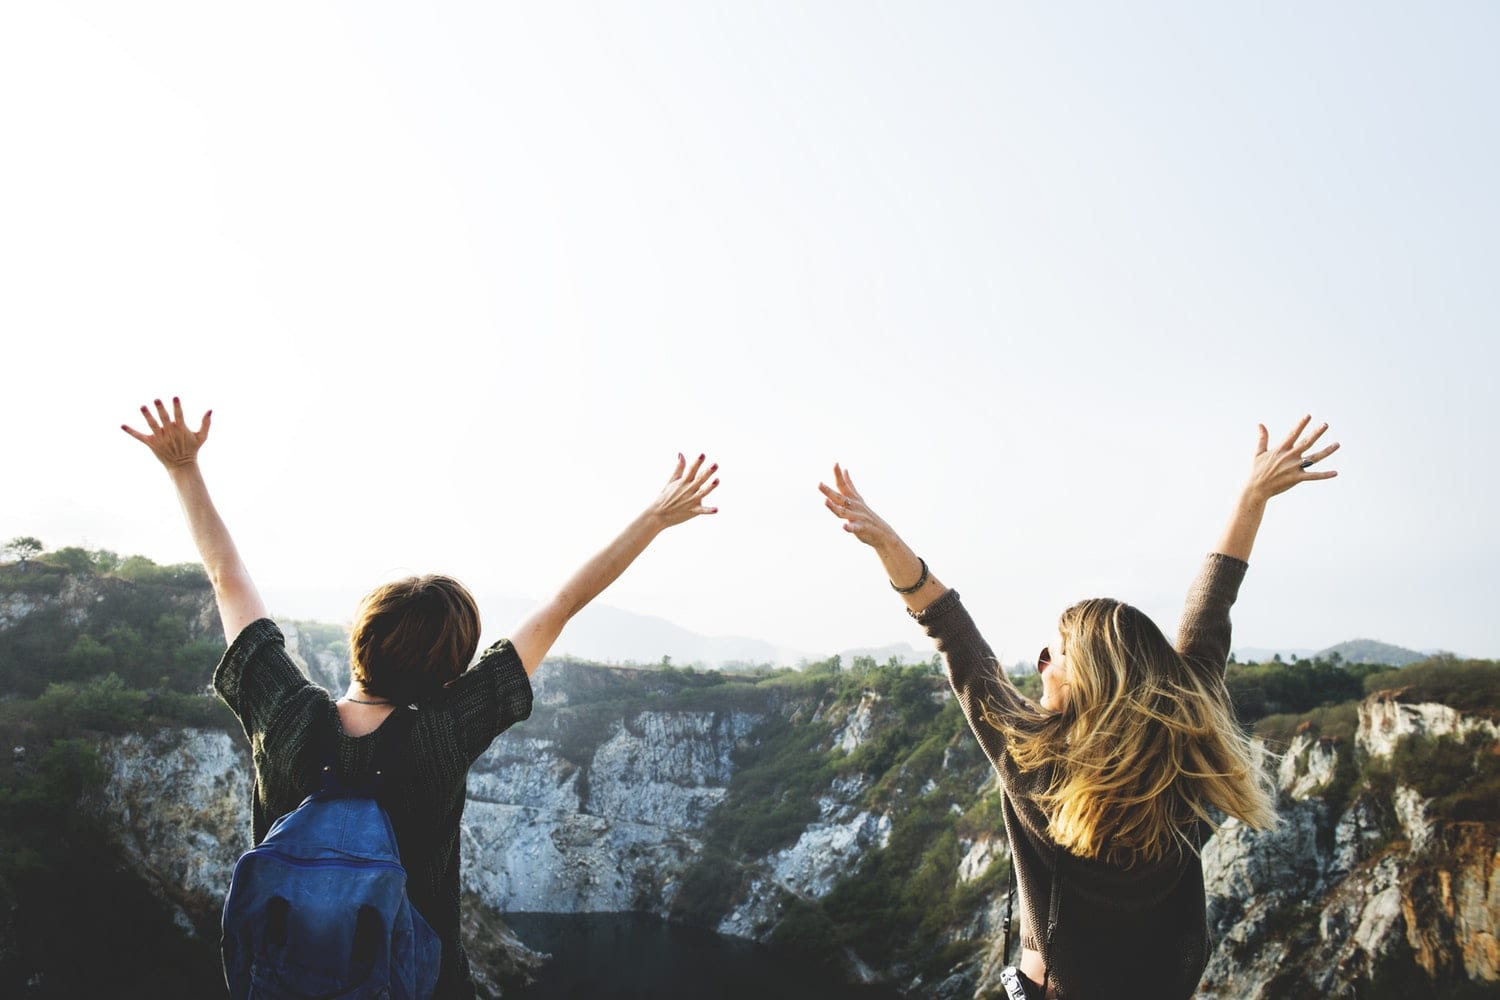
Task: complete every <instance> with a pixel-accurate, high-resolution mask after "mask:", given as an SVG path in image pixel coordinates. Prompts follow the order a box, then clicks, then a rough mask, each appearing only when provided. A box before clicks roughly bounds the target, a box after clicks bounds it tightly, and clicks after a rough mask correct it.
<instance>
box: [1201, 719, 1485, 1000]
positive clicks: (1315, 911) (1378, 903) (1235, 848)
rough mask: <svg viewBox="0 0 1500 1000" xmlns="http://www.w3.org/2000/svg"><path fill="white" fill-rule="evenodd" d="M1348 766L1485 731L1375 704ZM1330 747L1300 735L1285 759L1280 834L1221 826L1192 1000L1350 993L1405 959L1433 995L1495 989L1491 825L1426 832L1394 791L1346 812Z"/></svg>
mask: <svg viewBox="0 0 1500 1000" xmlns="http://www.w3.org/2000/svg"><path fill="white" fill-rule="evenodd" d="M1359 718H1360V725H1359V729H1358V731H1357V733H1356V735H1355V739H1354V744H1355V745H1354V753H1355V755H1364V756H1366V757H1371V758H1380V757H1384V756H1389V755H1390V754H1391V753H1393V752H1394V751H1395V749H1396V745H1397V743H1398V742H1399V741H1400V740H1401V739H1402V738H1403V737H1414V738H1417V739H1421V740H1435V739H1437V738H1439V737H1442V736H1457V737H1460V738H1461V737H1464V736H1466V735H1468V734H1470V733H1474V732H1479V733H1481V734H1482V735H1483V736H1485V737H1486V738H1494V737H1496V736H1500V730H1497V727H1496V726H1495V725H1494V724H1493V723H1492V722H1490V721H1489V720H1487V719H1483V718H1478V717H1475V716H1470V715H1465V714H1463V713H1460V712H1456V711H1454V710H1453V709H1451V708H1449V707H1448V706H1446V705H1430V704H1406V703H1403V702H1401V701H1400V700H1399V697H1395V696H1391V695H1381V696H1376V697H1372V698H1370V699H1368V700H1366V701H1365V702H1364V703H1363V704H1362V705H1361V706H1360V713H1359ZM1341 766H1343V767H1348V766H1353V765H1352V762H1350V761H1345V762H1343V763H1340V761H1339V760H1338V752H1337V748H1336V747H1335V746H1333V745H1332V744H1325V743H1324V742H1322V741H1318V740H1316V739H1314V738H1312V737H1310V736H1298V737H1297V738H1296V739H1295V740H1294V741H1293V743H1292V746H1291V747H1290V748H1289V750H1288V753H1287V755H1286V757H1285V758H1284V759H1283V761H1282V764H1281V768H1280V771H1279V775H1278V776H1279V779H1280V784H1281V789H1282V793H1283V800H1282V804H1281V810H1280V812H1281V820H1282V822H1281V824H1280V825H1279V826H1278V827H1276V828H1275V829H1272V830H1268V831H1254V830H1250V829H1248V828H1246V827H1244V826H1243V825H1242V824H1239V823H1236V822H1232V821H1231V822H1230V823H1227V824H1226V825H1225V826H1224V827H1223V828H1222V829H1221V830H1220V831H1219V832H1218V833H1217V834H1216V835H1215V836H1214V837H1213V838H1212V839H1211V840H1210V841H1209V843H1208V844H1207V845H1206V846H1205V847H1204V851H1203V864H1204V876H1205V881H1206V884H1207V889H1208V912H1209V923H1210V928H1211V930H1212V931H1213V933H1214V936H1215V940H1216V943H1217V946H1216V948H1215V950H1214V953H1213V955H1212V957H1211V958H1210V961H1209V966H1208V969H1207V971H1206V972H1205V975H1204V979H1203V983H1202V985H1201V987H1200V993H1199V996H1201V997H1224V998H1229V997H1234V998H1240V997H1245V998H1259V997H1266V998H1270V997H1309V998H1311V997H1326V996H1339V995H1352V994H1350V992H1349V991H1350V990H1355V991H1356V992H1357V991H1358V990H1359V989H1367V988H1368V986H1369V983H1370V982H1371V981H1373V980H1377V979H1378V978H1379V976H1380V974H1381V968H1382V964H1383V963H1389V962H1392V961H1395V962H1398V963H1399V962H1402V961H1407V960H1408V959H1409V960H1410V961H1412V962H1414V963H1415V964H1416V966H1417V967H1419V968H1420V969H1421V970H1423V971H1425V972H1426V974H1427V975H1428V976H1430V977H1432V979H1433V981H1434V983H1435V984H1438V983H1454V982H1459V981H1464V980H1467V981H1470V982H1478V983H1490V984H1495V983H1497V982H1500V973H1497V963H1496V955H1497V945H1496V936H1495V927H1496V925H1497V922H1500V876H1497V871H1500V864H1497V862H1500V845H1497V839H1496V831H1495V828H1494V825H1493V824H1482V823H1460V822H1454V821H1442V820H1434V819H1433V818H1432V816H1431V812H1430V803H1429V802H1428V801H1427V800H1425V799H1423V797H1422V796H1421V795H1420V793H1419V792H1418V791H1417V790H1415V789H1413V788H1410V787H1407V786H1405V785H1401V784H1399V783H1398V784H1397V785H1396V786H1395V787H1394V789H1393V790H1392V791H1391V792H1390V793H1389V794H1385V795H1381V794H1378V793H1376V792H1375V791H1374V790H1372V789H1364V790H1362V791H1358V793H1357V794H1356V795H1355V796H1354V798H1353V801H1352V802H1350V803H1349V804H1348V805H1347V806H1346V807H1343V808H1342V811H1341V812H1335V809H1336V808H1338V807H1339V806H1340V805H1341V804H1339V803H1329V802H1325V801H1324V800H1323V799H1321V798H1320V797H1319V793H1320V792H1321V791H1322V790H1323V789H1325V788H1327V787H1329V786H1330V785H1332V784H1334V779H1335V777H1336V776H1337V769H1338V768H1339V767H1341Z"/></svg>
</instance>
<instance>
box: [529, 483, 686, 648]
mask: <svg viewBox="0 0 1500 1000" xmlns="http://www.w3.org/2000/svg"><path fill="white" fill-rule="evenodd" d="M664 527H666V524H665V523H664V522H662V521H661V520H660V519H659V518H658V517H656V516H654V515H653V513H652V512H651V511H647V512H645V513H643V514H641V515H640V516H638V517H636V518H635V519H634V520H633V521H631V522H630V523H629V524H628V525H626V527H625V530H624V531H622V532H620V533H619V534H618V535H616V536H615V538H614V540H613V541H611V542H610V543H609V544H608V545H606V546H605V547H604V548H602V549H600V550H599V551H598V552H597V553H595V554H594V555H593V556H592V557H591V558H590V559H589V560H588V561H587V562H585V563H584V564H583V565H582V566H580V567H579V568H578V570H577V572H575V573H574V574H573V575H572V576H571V577H569V578H568V581H567V582H566V583H564V584H563V585H562V587H561V588H559V589H558V591H557V593H556V594H555V595H553V597H552V599H551V600H549V601H547V602H546V603H545V604H543V605H542V606H541V607H540V608H538V609H537V610H536V611H535V612H534V613H533V614H532V615H531V617H530V618H528V619H526V621H525V622H523V623H522V624H521V627H520V628H519V629H517V630H516V633H515V635H513V636H512V637H511V643H512V645H514V646H515V647H516V653H517V655H519V656H520V658H521V665H522V666H523V667H525V668H526V672H527V673H528V674H530V673H533V672H534V671H535V670H536V668H537V667H539V666H541V663H542V660H543V659H544V658H545V657H546V655H547V652H548V650H550V649H551V648H552V644H553V643H555V642H556V641H557V637H558V636H560V635H561V634H562V630H563V626H565V625H567V623H568V622H569V621H570V620H571V619H572V618H573V616H574V615H576V614H578V612H580V611H582V610H583V609H584V608H585V607H587V606H588V604H589V602H590V601H592V600H593V599H594V598H596V597H598V596H599V595H600V594H602V593H603V592H604V590H605V589H606V588H607V587H608V586H609V585H610V584H612V583H614V582H615V581H616V580H618V579H619V578H620V574H621V573H624V572H625V570H626V569H628V568H629V566H630V564H631V563H633V562H635V560H636V557H638V556H639V555H640V554H641V553H642V552H644V551H646V547H647V546H648V545H650V544H651V542H652V540H653V539H655V538H656V536H657V535H659V534H660V533H661V531H662V529H663V528H664Z"/></svg>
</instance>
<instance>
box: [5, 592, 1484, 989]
mask: <svg viewBox="0 0 1500 1000" xmlns="http://www.w3.org/2000/svg"><path fill="white" fill-rule="evenodd" d="M145 571H146V572H147V573H148V575H149V579H150V581H152V582H151V583H150V587H154V588H155V589H156V591H159V593H154V596H153V595H148V594H146V585H145V584H142V583H140V582H139V581H137V582H131V581H128V580H122V579H117V578H115V577H111V576H99V575H94V576H92V577H90V576H88V575H87V574H82V575H80V574H62V573H54V574H53V575H51V576H45V575H44V574H42V573H41V572H40V571H38V572H29V573H28V575H27V577H26V579H25V581H24V586H20V585H16V586H14V587H12V588H11V589H10V590H8V591H3V592H0V654H3V656H0V659H3V660H4V662H3V663H0V668H3V673H4V674H5V677H7V678H9V680H8V683H9V684H10V685H11V686H10V687H9V688H7V689H5V698H4V699H0V724H3V726H4V727H5V731H6V734H7V736H9V737H10V738H11V740H12V745H13V752H12V756H13V760H12V761H10V762H9V764H8V765H7V767H6V769H5V775H4V777H5V782H6V784H7V787H6V788H0V806H4V807H5V808H6V809H8V810H10V811H9V812H7V813H5V818H6V820H7V822H11V821H15V822H18V823H19V822H23V821H26V822H30V821H29V820H25V816H26V815H27V814H26V813H25V812H24V810H25V809H29V808H34V807H35V806H34V802H35V801H37V800H35V799H34V798H28V796H34V795H35V794H37V793H36V792H35V788H40V787H41V786H40V785H37V784H36V780H38V779H40V778H41V777H45V776H46V768H47V763H46V760H45V759H44V755H43V753H42V751H43V749H44V748H45V746H46V745H47V741H49V740H62V739H65V738H67V737H72V736H75V735H76V734H77V733H79V732H80V731H82V732H84V734H85V735H86V737H87V739H88V740H90V741H91V742H92V744H93V745H94V746H97V747H98V748H99V751H100V753H99V764H100V766H101V767H102V770H103V772H104V774H105V777H104V780H102V781H100V782H96V783H94V784H92V785H90V787H91V788H92V789H93V790H91V791H89V792H87V793H86V794H85V796H84V799H83V804H84V806H85V812H86V813H87V814H88V815H92V816H94V817H97V819H98V822H99V824H100V825H102V826H103V827H104V828H105V829H106V831H107V833H108V836H109V838H110V840H111V842H112V843H113V844H114V845H115V849H117V850H118V851H119V852H120V856H121V858H122V859H123V860H124V863H125V864H126V865H127V866H128V867H129V868H130V869H131V870H133V871H134V872H135V873H137V874H138V875H139V876H140V877H141V878H142V879H144V880H145V881H146V882H147V883H148V884H149V885H150V886H151V887H152V888H153V891H154V894H155V895H156V896H157V897H158V898H159V899H160V900H161V901H162V902H164V903H165V904H166V905H167V907H168V908H169V912H170V913H171V914H172V916H173V918H174V919H175V922H176V924H177V926H178V927H180V928H182V929H183V930H185V931H187V932H188V933H190V934H192V935H196V936H198V937H199V938H200V939H204V940H210V941H211V940H213V939H214V938H215V937H216V934H217V930H216V925H217V918H218V911H219V908H220V906H221V904H222V893H223V892H224V890H225V887H226V886H227V884H228V880H229V872H230V870H231V868H232V865H233V863H234V860H235V859H236V858H237V857H238V855H239V854H240V853H241V852H242V851H244V850H245V849H246V848H247V847H248V846H249V843H248V837H249V823H248V813H249V794H250V791H249V762H248V755H247V753H246V749H245V747H244V740H243V736H242V734H240V733H238V732H237V731H235V730H234V729H233V728H232V722H231V723H229V726H230V727H231V728H227V729H226V728H225V727H224V726H223V725H213V724H206V723H211V722H212V721H213V720H214V719H218V720H219V721H220V722H223V715H222V713H215V712H206V711H204V710H203V708H202V706H204V705H206V704H207V702H206V700H205V699H202V698H195V697H194V696H193V695H192V692H194V691H201V690H202V689H203V685H204V681H205V680H206V676H207V670H208V669H209V667H210V666H211V664H212V661H213V659H214V658H215V657H216V656H217V652H216V649H221V648H222V647H219V646H217V643H216V641H215V640H214V638H213V632H214V628H215V622H214V615H213V607H212V601H211V597H210V595H208V594H207V593H206V591H205V589H204V588H203V587H202V585H201V581H198V582H197V583H195V582H194V581H193V580H192V579H189V578H185V577H184V576H183V575H182V574H181V573H180V572H179V571H178V570H176V569H174V568H172V567H151V566H147V567H145ZM148 597H149V599H148ZM284 630H285V632H286V633H287V637H288V640H289V644H290V647H291V648H292V650H293V651H294V654H296V655H297V656H298V657H299V658H300V660H301V661H302V662H303V664H304V669H306V670H307V672H308V674H309V676H310V677H312V678H313V679H314V680H316V681H317V682H318V683H320V684H323V685H324V686H325V687H327V688H329V689H330V690H332V691H341V690H342V688H343V685H344V683H345V681H346V678H347V663H346V662H345V659H344V657H345V647H344V645H343V640H342V636H341V635H339V634H338V632H337V630H330V629H329V628H328V627H327V626H319V625H315V624H311V623H303V624H296V623H293V624H285V625H284ZM38 664H41V666H39V665H38ZM163 664H169V666H163ZM1414 669H1416V668H1408V669H1407V670H1405V671H1403V673H1402V676H1403V677H1404V676H1406V675H1408V674H1410V673H1411V672H1412V670H1414ZM1491 669H1492V668H1491ZM105 671H108V672H110V673H118V674H120V675H122V677H123V680H122V679H121V677H114V678H107V677H104V673H105ZM53 680H62V681H65V682H66V683H63V684H53V683H52V681H53ZM106 681H108V683H106ZM535 688H536V710H535V713H534V715H533V717H532V718H531V719H530V720H528V721H527V722H525V723H523V724H521V725H520V726H517V727H516V728H515V729H514V730H512V731H511V732H510V733H508V734H506V735H505V736H503V737H502V738H501V739H499V740H498V741H496V743H495V745H494V746H493V747H492V748H491V749H490V751H489V752H488V753H487V754H486V755H485V756H484V757H483V758H481V759H480V761H479V762H478V763H477V764H476V766H475V767H474V768H473V770H472V771H471V774H470V782H469V806H468V809H467V812H466V817H465V826H464V831H463V837H464V840H463V860H464V866H465V877H466V881H467V884H466V890H467V892H468V900H469V903H468V906H467V914H468V926H467V928H466V932H467V933H468V935H469V940H470V945H471V953H472V954H473V955H474V956H475V958H476V965H477V966H478V968H479V970H480V972H481V973H482V975H483V976H484V977H485V979H486V983H487V989H489V990H490V992H492V993H493V992H495V991H496V990H498V989H499V988H500V987H501V986H503V984H505V983H507V982H514V981H515V980H516V979H518V978H524V976H525V974H526V970H527V969H528V968H529V967H532V966H534V965H535V963H536V962H537V961H539V957H538V956H536V955H534V954H531V953H530V952H528V951H527V949H526V948H525V947H524V946H522V945H521V944H520V943H519V942H517V941H515V940H514V938H513V937H512V936H510V935H509V933H508V932H507V931H506V929H505V926H504V923H503V919H502V918H501V914H503V913H506V912H523V911H553V912H557V911H563V912H576V911H619V910H636V911H645V912H650V913H654V914H657V915H660V916H663V917H667V918H669V919H673V920H678V921H684V922H690V923H694V924H698V925H701V926H705V927H709V928H712V929H715V930H717V931H718V932H719V933H722V934H727V935H735V936H740V937H746V938H751V939H755V940H758V941H762V942H769V943H771V944H773V945H776V946H779V947H782V948H785V949H788V950H790V951H792V952H798V953H800V954H801V955H802V956H803V957H813V958H817V959H819V960H821V961H823V962H825V963H828V964H833V965H835V966H837V967H839V968H840V969H841V970H842V971H843V973H844V974H845V975H846V976H848V977H850V978H855V979H864V980H869V981H879V982H885V983H888V984H891V985H892V986H894V987H896V988H899V989H900V990H901V991H902V992H904V993H906V994H907V995H911V996H919V997H944V998H948V997H970V996H982V995H986V994H987V993H989V992H991V991H992V990H993V989H994V988H995V986H996V975H997V974H998V971H999V969H1000V968H1001V967H1002V966H1003V964H1004V958H1005V956H1003V955H1001V954H999V952H1000V948H999V941H1000V939H1001V937H1002V935H1003V928H1004V921H1005V919H1006V912H1005V885H1006V881H1007V877H1008V874H1009V873H1008V862H1009V858H1008V852H1007V847H1006V844H1005V841H1004V838H1003V836H1001V835H1000V833H999V831H1000V824H999V820H998V796H997V795H996V794H995V792H994V788H993V782H992V778H991V774H990V772H989V769H988V766H987V764H986V762H985V761H984V759H983V757H982V756H981V755H980V754H979V752H978V750H977V748H976V746H975V743H974V740H973V738H972V737H971V736H970V735H969V734H968V733H967V731H966V729H965V727H964V724H963V721H962V718H961V716H960V715H959V713H958V711H957V707H956V706H955V705H954V704H953V703H952V699H951V697H950V696H949V694H948V692H947V689H946V687H945V685H944V683H943V681H942V679H941V678H940V677H937V676H934V675H932V674H930V673H928V672H926V671H925V670H924V669H922V668H905V669H900V668H878V669H872V668H864V669H861V670H858V671H854V672H849V671H838V670H836V669H825V670H823V671H822V672H819V671H809V672H807V673H803V674H797V673H789V672H781V673H776V674H772V675H768V676H765V675H763V676H757V677H728V676H725V675H722V674H711V673H710V674H705V673H696V672H693V671H682V670H672V669H623V668H605V667H599V666H594V665H588V664H579V663H571V662H554V663H549V664H547V665H546V666H544V667H543V669H542V671H541V672H540V673H539V674H538V676H537V678H536V683H535ZM1448 691H1449V692H1450V693H1449V694H1445V695H1443V696H1437V695H1434V694H1433V693H1432V691H1431V690H1427V689H1424V690H1423V691H1416V692H1414V691H1401V690H1394V691H1386V692H1383V693H1381V694H1378V695H1376V696H1374V697H1371V698H1367V699H1365V700H1364V701H1363V702H1362V703H1360V704H1359V710H1358V717H1357V719H1356V718H1355V716H1354V712H1353V710H1352V708H1350V709H1349V710H1348V712H1347V725H1346V726H1345V728H1343V729H1337V728H1336V727H1335V728H1329V729H1328V730H1327V731H1326V732H1325V731H1320V730H1319V729H1318V728H1316V726H1309V727H1306V728H1304V729H1303V730H1302V731H1300V732H1298V733H1297V735H1296V736H1295V737H1294V738H1293V739H1292V742H1291V746H1290V748H1289V750H1288V752H1287V753H1286V754H1285V756H1284V757H1283V759H1282V760H1281V763H1280V772H1279V780H1280V786H1281V791H1282V801H1281V816H1282V821H1281V823H1280V824H1279V825H1278V826H1277V827H1276V828H1275V829H1273V830H1270V831H1265V832H1255V831H1251V830H1247V829H1245V828H1243V827H1241V826H1239V825H1238V824H1235V823H1232V822H1231V823H1229V824H1228V825H1226V826H1225V827H1224V829H1223V830H1221V831H1220V833H1219V834H1218V835H1217V836H1215V837H1214V838H1213V839H1212V840H1211V841H1210V843H1209V844H1208V845H1207V847H1206V849H1205V851H1204V864H1205V872H1206V875H1207V879H1208V890H1209V907H1208V916H1209V920H1210V924H1211V928H1212V931H1213V933H1214V936H1215V940H1216V942H1217V944H1216V948H1215V951H1214V953H1213V955H1212V958H1211V961H1210V964H1209V967H1208V970H1207V972H1206V974H1205V977H1204V980H1203V984H1202V993H1201V995H1202V996H1203V997H1272V996H1275V997H1314V996H1318V997H1322V996H1373V995H1386V994H1391V995H1394V994H1395V993H1399V992H1402V991H1421V992H1423V993H1427V994H1431V993H1439V994H1444V995H1455V996H1457V995H1470V994H1472V995H1484V994H1485V992H1486V991H1487V992H1488V993H1490V994H1493V993H1494V992H1495V991H1496V987H1497V985H1500V946H1497V942H1496V940H1495V927H1496V923H1497V921H1496V917H1497V914H1500V876H1497V874H1496V873H1497V864H1496V862H1497V857H1500V855H1497V850H1500V847H1497V840H1500V837H1497V830H1500V802H1497V801H1496V799H1497V798H1500V796H1497V795H1496V794H1495V791H1494V790H1495V789H1500V764H1497V761H1500V754H1497V748H1500V726H1497V723H1496V721H1495V715H1494V712H1493V709H1490V708H1486V705H1487V704H1493V703H1494V702H1495V701H1496V700H1497V698H1496V697H1494V696H1493V694H1491V695H1486V696H1485V698H1488V702H1486V701H1485V700H1484V698H1475V697H1474V696H1473V695H1472V693H1470V692H1467V691H1465V690H1464V689H1462V688H1454V687H1450V688H1449V689H1448ZM28 699H33V700H28ZM1351 705H1352V703H1351ZM208 707H210V708H211V707H212V706H208ZM165 719H171V720H176V721H175V723H173V724H166V723H164V722H163V721H162V720H165ZM184 722H188V723H193V724H188V725H184V724H183V723H184ZM99 729H103V730H107V731H111V732H108V733H103V734H101V733H100V732H97V731H91V730H99ZM23 744H34V745H32V746H30V747H29V748H28V746H26V745H23ZM59 759H61V758H59ZM80 766H82V765H80ZM83 769H84V770H87V768H86V767H84V768H83ZM59 773H61V772H59ZM69 773H71V772H69ZM79 773H83V772H82V771H80V772H79ZM28 782H30V783H31V784H27V783H28ZM54 784H55V782H54ZM12 787H13V788H14V789H15V791H14V792H12V791H10V790H9V789H10V788H12ZM59 787H61V786H59ZM28 788H32V789H33V791H27V789H28ZM7 796H9V797H7ZM67 801H68V802H69V803H71V801H72V800H67ZM28 803H32V804H28ZM53 821H54V822H57V823H61V820H57V819H55V818H54V820H53ZM17 829H19V827H18V828H17ZM0 860H3V859H0ZM21 861H25V859H21ZM25 863H26V864H30V862H29V861H27V862H25ZM22 867H23V866H22V865H21V864H20V862H18V863H17V864H16V865H12V866H11V867H10V868H8V869H6V868H5V867H4V866H3V865H0V869H3V870H5V871H12V872H18V871H21V870H22ZM0 874H3V872H0ZM14 922H15V916H14V913H13V912H10V911H7V912H6V913H4V914H0V965H3V964H4V960H5V956H6V955H11V956H12V957H14V956H16V955H19V954H21V953H20V952H18V951H16V950H15V949H14V948H13V944H14V942H15V941H16V940H17V939H18V937H19V935H18V934H17V933H16V931H17V929H16V928H15V926H14ZM17 961H19V959H17ZM1464 991H1469V993H1465V992H1464Z"/></svg>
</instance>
